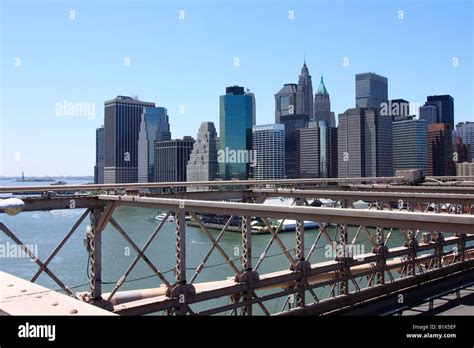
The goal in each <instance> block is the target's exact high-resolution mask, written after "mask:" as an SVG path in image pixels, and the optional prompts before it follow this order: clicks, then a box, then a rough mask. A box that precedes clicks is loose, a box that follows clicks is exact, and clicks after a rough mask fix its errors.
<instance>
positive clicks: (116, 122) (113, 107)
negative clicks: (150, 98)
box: [104, 96, 155, 184]
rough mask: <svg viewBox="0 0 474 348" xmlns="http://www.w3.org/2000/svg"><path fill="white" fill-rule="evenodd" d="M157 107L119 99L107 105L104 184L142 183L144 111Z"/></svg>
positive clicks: (130, 99) (134, 100)
mask: <svg viewBox="0 0 474 348" xmlns="http://www.w3.org/2000/svg"><path fill="white" fill-rule="evenodd" d="M154 106H155V103H149V102H144V101H140V100H137V99H134V98H131V97H125V96H118V97H117V98H115V99H112V100H108V101H106V102H105V107H104V141H105V167H104V183H105V184H115V183H133V182H137V181H138V133H139V130H140V121H141V116H142V113H143V108H146V107H154Z"/></svg>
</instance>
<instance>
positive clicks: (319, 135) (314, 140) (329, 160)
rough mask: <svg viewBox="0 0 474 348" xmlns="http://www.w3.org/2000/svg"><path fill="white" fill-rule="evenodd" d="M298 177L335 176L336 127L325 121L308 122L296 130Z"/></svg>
mask: <svg viewBox="0 0 474 348" xmlns="http://www.w3.org/2000/svg"><path fill="white" fill-rule="evenodd" d="M296 139H297V160H298V164H297V167H298V168H299V170H300V175H299V177H300V178H335V177H337V128H335V127H328V126H327V124H326V122H325V121H319V122H309V124H308V128H300V129H297V131H296Z"/></svg>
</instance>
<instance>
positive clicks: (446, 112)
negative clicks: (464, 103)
mask: <svg viewBox="0 0 474 348" xmlns="http://www.w3.org/2000/svg"><path fill="white" fill-rule="evenodd" d="M425 105H435V106H436V107H437V109H438V117H439V119H438V123H447V124H449V125H450V126H451V129H454V98H453V97H451V96H450V95H430V96H428V98H427V101H426V104H425Z"/></svg>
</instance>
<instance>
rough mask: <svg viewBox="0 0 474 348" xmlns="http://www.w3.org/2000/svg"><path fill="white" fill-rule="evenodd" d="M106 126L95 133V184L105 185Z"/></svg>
mask: <svg viewBox="0 0 474 348" xmlns="http://www.w3.org/2000/svg"><path fill="white" fill-rule="evenodd" d="M104 145H105V144H104V126H101V127H100V128H97V129H96V131H95V166H94V184H103V183H104Z"/></svg>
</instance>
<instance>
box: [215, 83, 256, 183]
mask: <svg viewBox="0 0 474 348" xmlns="http://www.w3.org/2000/svg"><path fill="white" fill-rule="evenodd" d="M254 100H255V99H254V97H253V96H252V95H248V94H247V93H245V92H244V88H243V87H239V86H232V87H227V88H226V94H225V95H222V96H220V116H219V119H220V124H219V136H220V138H219V152H218V155H217V160H218V162H219V173H220V178H221V179H222V180H230V179H240V180H246V179H247V178H248V177H249V170H250V156H251V152H250V150H251V149H252V122H253V105H254Z"/></svg>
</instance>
